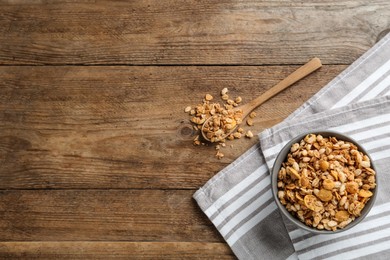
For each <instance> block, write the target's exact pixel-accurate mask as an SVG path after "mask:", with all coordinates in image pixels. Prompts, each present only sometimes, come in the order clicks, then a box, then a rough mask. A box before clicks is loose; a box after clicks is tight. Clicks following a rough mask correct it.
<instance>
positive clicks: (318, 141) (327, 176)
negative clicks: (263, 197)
mask: <svg viewBox="0 0 390 260" xmlns="http://www.w3.org/2000/svg"><path fill="white" fill-rule="evenodd" d="M370 167H371V163H370V159H369V158H368V156H367V155H364V154H363V153H362V152H361V151H359V150H358V148H357V147H356V145H354V144H353V143H351V142H347V141H342V140H338V139H337V138H335V137H327V138H325V137H322V136H321V135H315V134H309V135H307V136H306V137H305V138H304V139H303V140H301V141H300V142H299V143H295V144H293V145H292V146H291V149H290V153H289V154H288V156H287V161H285V162H284V163H283V164H282V167H281V169H280V171H279V173H278V183H277V186H278V198H279V200H280V202H281V203H282V205H284V206H285V207H286V209H287V210H288V211H289V212H290V213H291V214H292V215H293V216H295V217H297V218H298V219H299V220H300V221H302V222H303V223H305V224H306V225H307V226H310V227H314V228H317V229H320V230H322V229H326V230H333V231H335V230H337V229H339V228H344V227H346V226H347V225H348V224H349V223H351V222H352V221H354V220H355V218H357V217H359V216H360V214H361V211H362V210H363V208H364V206H365V204H366V203H367V202H368V201H369V200H370V198H371V197H372V196H373V193H372V190H373V189H374V188H375V187H376V182H375V174H376V173H375V171H374V170H373V169H372V168H370Z"/></svg>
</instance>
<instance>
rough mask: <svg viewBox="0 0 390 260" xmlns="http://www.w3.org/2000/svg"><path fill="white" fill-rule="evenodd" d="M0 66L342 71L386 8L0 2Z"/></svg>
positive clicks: (364, 4)
mask: <svg viewBox="0 0 390 260" xmlns="http://www.w3.org/2000/svg"><path fill="white" fill-rule="evenodd" d="M1 2H2V4H1V6H0V46H1V48H0V64H15V65H16V64H252V65H262V64H302V63H304V62H306V60H307V59H308V58H310V57H313V56H318V57H319V58H321V59H322V60H323V62H324V63H325V64H350V63H351V62H353V61H354V60H356V59H357V58H358V57H359V56H360V55H361V54H363V53H364V52H365V51H366V50H367V49H369V48H370V47H371V46H372V45H373V44H374V43H375V42H376V40H377V38H378V36H379V35H381V32H383V31H385V30H386V29H389V26H390V21H389V17H390V2H389V1H387V0H365V1H357V0H353V1H351V0H326V1H298V2H297V1H279V0H278V1H276V0H269V1H250V0H243V1H230V0H222V1H212V0H201V1H199V0H187V1H185V2H182V1H169V0H163V1H160V0H159V1H156V0H147V1H144V0H138V1H115V2H114V1H94V2H95V3H94V4H90V3H89V2H90V1H87V0H84V1H77V2H74V1H72V3H71V2H69V1H66V0H62V1H50V2H49V3H48V2H47V1H12V0H8V1H1Z"/></svg>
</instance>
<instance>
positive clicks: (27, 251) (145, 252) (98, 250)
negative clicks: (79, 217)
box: [0, 241, 236, 259]
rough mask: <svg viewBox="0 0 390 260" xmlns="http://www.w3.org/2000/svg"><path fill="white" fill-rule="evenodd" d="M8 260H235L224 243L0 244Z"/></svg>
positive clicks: (0, 252) (2, 254)
mask: <svg viewBox="0 0 390 260" xmlns="http://www.w3.org/2000/svg"><path fill="white" fill-rule="evenodd" d="M0 257H1V258H7V259H8V258H12V259H112V258H115V259H236V258H235V257H234V255H233V253H232V251H231V250H230V248H229V247H228V246H227V245H226V244H225V243H201V242H80V241H78V242H0Z"/></svg>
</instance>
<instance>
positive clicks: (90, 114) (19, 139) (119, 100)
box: [0, 65, 345, 189]
mask: <svg viewBox="0 0 390 260" xmlns="http://www.w3.org/2000/svg"><path fill="white" fill-rule="evenodd" d="M296 68H297V66H271V67H268V66H266V67H263V66H261V67H195V66H194V67H192V66H191V67H171V66H168V67H165V66H164V67H73V66H71V67H69V66H65V67H63V66H60V67H57V66H56V67H40V66H33V67H29V66H23V67H12V66H11V67H0V122H1V124H0V162H1V167H0V178H1V181H0V189H25V188H27V189H31V188H40V189H41V188H61V189H63V188H81V189H84V188H103V189H104V188H156V189H160V188H161V189H176V188H179V189H196V188H198V187H199V186H201V185H203V184H204V183H205V182H206V181H207V180H208V179H210V177H211V176H213V175H214V174H215V173H216V172H218V171H219V170H221V169H222V168H223V167H224V166H226V165H227V164H229V163H230V162H232V161H233V160H234V159H235V158H237V157H238V156H239V155H240V154H242V153H243V152H245V151H246V150H247V149H248V148H249V147H251V146H252V145H254V144H255V143H256V142H257V138H253V139H250V140H249V139H244V138H243V139H241V140H236V141H234V142H232V144H233V145H234V147H233V148H225V149H224V153H225V155H226V157H225V158H224V159H223V160H221V161H218V160H217V159H216V158H215V157H214V154H215V149H214V147H213V146H201V147H195V146H193V145H192V139H193V138H194V134H195V131H193V130H192V128H191V127H192V126H191V124H190V122H189V119H190V117H189V116H188V115H187V114H185V113H184V108H185V107H186V106H188V105H196V104H198V103H200V102H201V100H202V98H203V96H204V94H206V93H211V94H213V95H214V96H215V97H216V101H218V100H219V99H217V97H218V96H219V91H220V90H221V89H222V88H223V87H228V88H229V89H230V92H229V93H231V96H238V95H240V96H242V98H243V102H244V103H245V102H248V101H249V100H250V99H252V97H253V96H257V95H259V94H261V93H263V92H264V91H265V90H266V89H268V88H270V87H271V86H273V85H274V84H276V83H277V82H278V81H279V80H281V79H283V78H284V77H286V76H287V75H288V74H289V73H291V72H292V71H294V70H295V69H296ZM344 68H345V66H341V65H339V66H325V67H323V68H321V69H320V70H319V71H318V72H316V73H314V74H313V75H311V76H309V77H308V78H306V79H304V80H302V81H301V82H299V83H298V84H296V85H294V86H292V87H290V88H289V89H287V90H285V91H284V92H282V93H280V94H279V95H278V96H276V97H274V98H273V99H271V100H270V101H268V102H267V103H265V104H264V105H263V106H261V107H260V108H258V109H257V110H256V111H257V113H258V117H256V118H255V126H254V127H252V128H251V129H252V132H253V133H254V134H257V133H259V132H261V131H262V130H263V129H264V128H266V127H270V126H272V125H274V124H276V123H278V122H280V121H281V120H282V119H283V118H285V117H287V116H288V115H289V114H290V113H291V112H292V111H294V110H295V109H296V108H297V107H299V106H300V105H301V104H302V103H303V102H304V101H306V100H307V99H308V98H310V97H311V96H312V95H313V94H315V93H316V92H317V91H318V90H319V89H320V88H321V87H322V86H323V85H325V84H326V83H327V82H328V81H330V80H331V79H332V78H333V77H334V76H336V75H337V74H338V73H340V72H341V71H342V70H343V69H344ZM247 129H248V128H247Z"/></svg>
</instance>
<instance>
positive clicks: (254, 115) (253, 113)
mask: <svg viewBox="0 0 390 260" xmlns="http://www.w3.org/2000/svg"><path fill="white" fill-rule="evenodd" d="M256 116H257V114H256V112H255V111H253V112H251V113H250V114H249V117H250V118H255V117H256Z"/></svg>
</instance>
